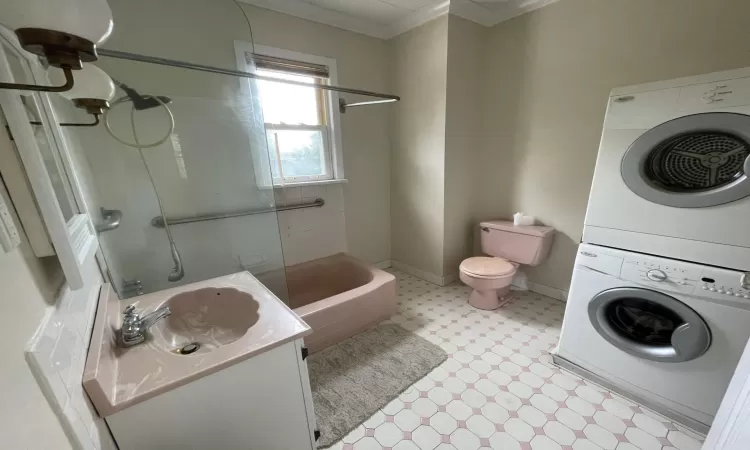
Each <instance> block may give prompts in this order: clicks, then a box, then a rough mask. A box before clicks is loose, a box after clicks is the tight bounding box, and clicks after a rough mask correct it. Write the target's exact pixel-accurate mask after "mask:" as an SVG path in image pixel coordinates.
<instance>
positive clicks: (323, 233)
mask: <svg viewBox="0 0 750 450" xmlns="http://www.w3.org/2000/svg"><path fill="white" fill-rule="evenodd" d="M343 189H344V187H343V185H341V184H329V185H323V186H305V187H301V188H283V189H276V199H277V202H278V203H280V204H283V203H294V202H299V201H306V202H307V201H313V200H315V199H316V198H322V199H323V200H325V202H326V203H325V205H324V206H323V207H320V208H307V209H295V210H291V211H281V212H279V228H280V230H281V245H282V247H283V249H284V264H285V265H287V266H291V265H294V264H299V263H303V262H306V261H312V260H314V259H318V258H324V257H326V256H330V255H333V254H336V253H340V252H346V249H347V245H346V220H345V217H344V194H343Z"/></svg>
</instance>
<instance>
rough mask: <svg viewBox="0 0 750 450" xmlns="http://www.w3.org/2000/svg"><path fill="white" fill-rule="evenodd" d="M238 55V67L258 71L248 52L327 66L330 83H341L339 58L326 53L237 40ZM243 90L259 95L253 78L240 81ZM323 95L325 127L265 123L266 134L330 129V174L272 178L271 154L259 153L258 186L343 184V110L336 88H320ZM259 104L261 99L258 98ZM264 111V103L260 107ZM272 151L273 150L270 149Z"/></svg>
mask: <svg viewBox="0 0 750 450" xmlns="http://www.w3.org/2000/svg"><path fill="white" fill-rule="evenodd" d="M234 49H235V56H236V59H237V68H238V69H239V70H241V71H243V72H255V67H254V66H252V65H251V64H249V63H248V62H247V56H246V55H248V54H252V53H255V54H260V55H265V56H271V57H275V58H283V59H289V60H292V61H299V62H302V63H311V64H319V65H324V66H327V67H328V82H329V83H330V84H333V85H337V84H338V68H337V64H336V60H335V59H333V58H328V57H325V56H319V55H312V54H307V53H301V52H295V51H292V50H286V49H281V48H276V47H269V46H266V45H253V43H252V42H245V41H235V42H234ZM241 91H242V93H244V94H245V95H249V96H251V97H252V96H256V97H257V96H258V92H257V86H254V82H253V80H252V79H248V78H245V79H243V80H242V81H241ZM318 92H319V93H320V96H321V97H325V98H326V100H327V101H326V105H325V106H326V108H325V111H324V112H325V114H326V118H327V124H326V125H325V126H309V125H290V126H286V125H277V124H268V123H264V129H265V133H267V132H268V130H273V129H278V130H281V129H284V128H286V129H320V128H321V127H324V128H326V129H327V131H328V132H327V133H323V139H324V147H325V152H326V155H324V156H325V157H326V158H327V159H328V160H329V161H330V170H331V173H330V175H328V174H327V175H326V176H306V177H288V178H286V177H285V179H284V180H282V179H279V178H271V173H272V172H271V167H270V157H269V155H268V154H265V155H259V154H257V153H259V152H256V155H255V160H256V164H255V172H256V180H257V182H258V185H259V187H261V188H271V187H293V186H304V185H309V184H328V183H344V182H346V181H347V180H346V178H345V176H344V160H343V146H342V140H341V113H340V111H339V107H338V105H339V93H338V92H334V91H325V90H318ZM258 106H260V101H258ZM261 110H262V106H261ZM265 133H264V140H263V142H266V135H265ZM269 150H270V149H269Z"/></svg>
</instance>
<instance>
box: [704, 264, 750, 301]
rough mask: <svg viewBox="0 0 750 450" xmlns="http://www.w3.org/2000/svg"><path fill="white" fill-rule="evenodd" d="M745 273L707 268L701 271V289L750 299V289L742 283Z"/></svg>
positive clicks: (710, 292) (721, 294)
mask: <svg viewBox="0 0 750 450" xmlns="http://www.w3.org/2000/svg"><path fill="white" fill-rule="evenodd" d="M742 278H743V274H742V273H741V272H740V273H739V274H738V273H736V272H730V271H728V270H722V269H712V268H706V269H704V270H703V272H702V273H701V278H700V289H701V290H703V291H704V292H707V293H709V294H714V293H715V294H717V295H719V296H724V297H735V298H743V299H750V289H749V288H748V286H747V284H744V285H743V283H742Z"/></svg>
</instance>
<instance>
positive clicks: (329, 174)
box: [265, 123, 334, 186]
mask: <svg viewBox="0 0 750 450" xmlns="http://www.w3.org/2000/svg"><path fill="white" fill-rule="evenodd" d="M265 128H266V134H268V133H269V132H274V131H287V130H291V131H320V134H321V137H322V139H323V155H321V157H322V160H323V173H322V174H321V175H309V176H283V177H278V176H275V175H273V176H272V182H273V185H274V186H280V185H283V184H285V183H301V182H302V183H303V182H308V181H326V180H332V179H333V178H334V172H333V152H332V149H331V139H330V130H329V128H328V127H327V126H325V125H288V124H274V123H266V124H265ZM273 150H274V151H275V152H276V163H277V164H281V154H280V153H281V151H280V150H279V146H278V145H274V149H273ZM269 151H272V150H271V149H269ZM272 163H273V162H272ZM278 169H279V173H281V174H282V175H283V173H284V171H283V167H280V168H278ZM271 173H272V174H273V169H271Z"/></svg>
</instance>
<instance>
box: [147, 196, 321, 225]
mask: <svg viewBox="0 0 750 450" xmlns="http://www.w3.org/2000/svg"><path fill="white" fill-rule="evenodd" d="M325 204H326V201H325V200H323V199H322V198H316V199H315V201H313V202H310V203H292V204H289V205H280V206H277V207H276V208H263V209H251V210H248V211H237V212H233V213H223V214H206V215H203V216H193V217H174V218H168V219H167V223H168V224H169V225H180V224H183V223H193V222H205V221H207V220H219V219H228V218H230V217H241V216H252V215H255V214H268V213H274V212H279V211H290V210H292V209H304V208H320V207H322V206H323V205H325ZM151 226H152V227H156V228H164V219H162V217H161V216H156V217H154V218H153V219H151Z"/></svg>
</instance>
